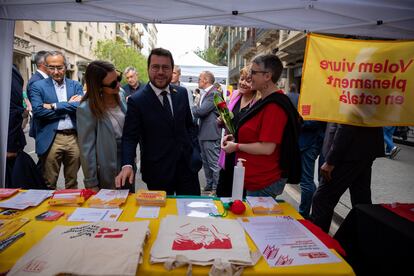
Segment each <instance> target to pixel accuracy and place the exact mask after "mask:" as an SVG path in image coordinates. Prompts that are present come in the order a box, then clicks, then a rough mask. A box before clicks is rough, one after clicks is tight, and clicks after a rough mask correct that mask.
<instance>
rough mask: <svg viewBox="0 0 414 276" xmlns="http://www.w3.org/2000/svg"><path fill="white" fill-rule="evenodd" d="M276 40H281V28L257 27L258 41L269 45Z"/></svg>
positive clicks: (263, 44) (265, 45)
mask: <svg viewBox="0 0 414 276" xmlns="http://www.w3.org/2000/svg"><path fill="white" fill-rule="evenodd" d="M275 41H279V30H265V29H256V43H258V44H259V43H260V45H262V46H264V47H267V46H269V45H270V44H272V43H274V42H275Z"/></svg>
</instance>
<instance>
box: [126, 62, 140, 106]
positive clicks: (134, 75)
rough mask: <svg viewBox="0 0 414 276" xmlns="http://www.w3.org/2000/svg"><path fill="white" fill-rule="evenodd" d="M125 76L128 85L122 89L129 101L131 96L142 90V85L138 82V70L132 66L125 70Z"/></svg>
mask: <svg viewBox="0 0 414 276" xmlns="http://www.w3.org/2000/svg"><path fill="white" fill-rule="evenodd" d="M124 75H125V79H126V81H127V82H128V83H127V84H125V85H124V86H122V89H124V91H125V98H126V100H128V98H129V97H130V96H131V95H133V94H135V93H136V92H138V90H139V89H141V88H142V84H141V83H140V82H139V80H138V72H137V69H135V68H134V67H132V66H129V67H127V68H126V69H125V71H124Z"/></svg>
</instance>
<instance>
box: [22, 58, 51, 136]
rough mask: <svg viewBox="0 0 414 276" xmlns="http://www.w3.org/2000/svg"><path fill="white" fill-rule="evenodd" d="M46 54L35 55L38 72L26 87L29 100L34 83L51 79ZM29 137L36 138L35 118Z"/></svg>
mask: <svg viewBox="0 0 414 276" xmlns="http://www.w3.org/2000/svg"><path fill="white" fill-rule="evenodd" d="M46 53H47V52H46V51H39V52H37V53H36V55H35V58H34V59H35V63H36V67H37V70H36V72H35V73H34V74H33V75H32V76H31V77H30V80H29V82H28V83H27V87H26V91H27V97H28V98H29V99H30V93H31V90H32V85H33V83H35V82H37V81H39V80H43V79H47V78H48V77H49V76H48V72H47V68H46V62H45V55H46ZM29 136H30V137H33V138H36V122H35V120H34V119H33V118H32V119H31V120H30V130H29Z"/></svg>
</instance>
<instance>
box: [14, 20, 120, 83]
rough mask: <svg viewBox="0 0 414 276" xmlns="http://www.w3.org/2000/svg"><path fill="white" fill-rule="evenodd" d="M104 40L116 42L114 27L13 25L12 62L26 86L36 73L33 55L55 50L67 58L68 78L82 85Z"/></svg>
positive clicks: (91, 24) (49, 23)
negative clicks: (97, 47)
mask: <svg viewBox="0 0 414 276" xmlns="http://www.w3.org/2000/svg"><path fill="white" fill-rule="evenodd" d="M107 39H115V23H101V22H68V21H16V25H15V37H14V49H13V62H14V63H15V64H16V65H17V66H18V68H19V70H20V72H21V73H22V76H23V78H24V80H25V84H27V81H28V79H29V78H30V76H31V75H32V73H33V72H34V71H35V70H36V67H35V64H34V60H33V59H34V55H35V54H36V52H38V51H41V50H47V51H51V50H58V51H61V52H63V53H64V54H65V56H66V59H67V63H68V67H67V73H66V74H67V77H68V78H70V79H74V80H78V81H80V82H82V80H83V75H84V72H85V69H86V66H87V64H88V63H89V62H90V61H92V60H94V59H95V55H94V49H95V46H96V43H97V42H98V41H99V40H107Z"/></svg>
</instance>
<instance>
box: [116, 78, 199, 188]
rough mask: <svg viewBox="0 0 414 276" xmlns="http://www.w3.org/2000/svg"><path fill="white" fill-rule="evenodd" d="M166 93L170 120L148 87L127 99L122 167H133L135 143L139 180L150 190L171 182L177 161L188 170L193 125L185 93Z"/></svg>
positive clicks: (175, 88) (178, 89) (179, 90)
mask: <svg viewBox="0 0 414 276" xmlns="http://www.w3.org/2000/svg"><path fill="white" fill-rule="evenodd" d="M170 92H171V100H172V109H173V113H174V118H171V116H170V115H168V114H167V113H166V111H165V110H164V108H163V106H162V104H161V102H160V100H159V99H158V97H157V96H156V94H155V92H154V90H153V89H152V88H151V86H150V85H149V84H147V85H146V86H145V87H144V88H143V89H142V90H141V91H140V92H139V93H135V94H133V95H132V96H131V97H130V98H129V99H128V108H127V113H126V117H125V125H124V129H123V135H122V165H126V164H129V165H132V164H134V159H135V156H136V147H137V144H138V142H139V143H140V151H141V173H142V179H143V181H145V182H146V183H147V184H148V185H149V186H152V187H154V185H156V186H157V187H159V185H162V183H170V182H171V181H173V179H174V174H175V168H176V164H177V161H178V160H179V159H180V158H181V160H185V162H186V165H187V166H188V168H189V169H190V168H191V154H192V150H193V146H192V142H191V141H192V138H193V137H192V133H193V132H192V131H193V129H194V125H193V120H192V116H191V112H190V107H189V103H188V96H187V90H186V89H185V88H183V87H179V86H174V85H170ZM151 184H152V185H151Z"/></svg>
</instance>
